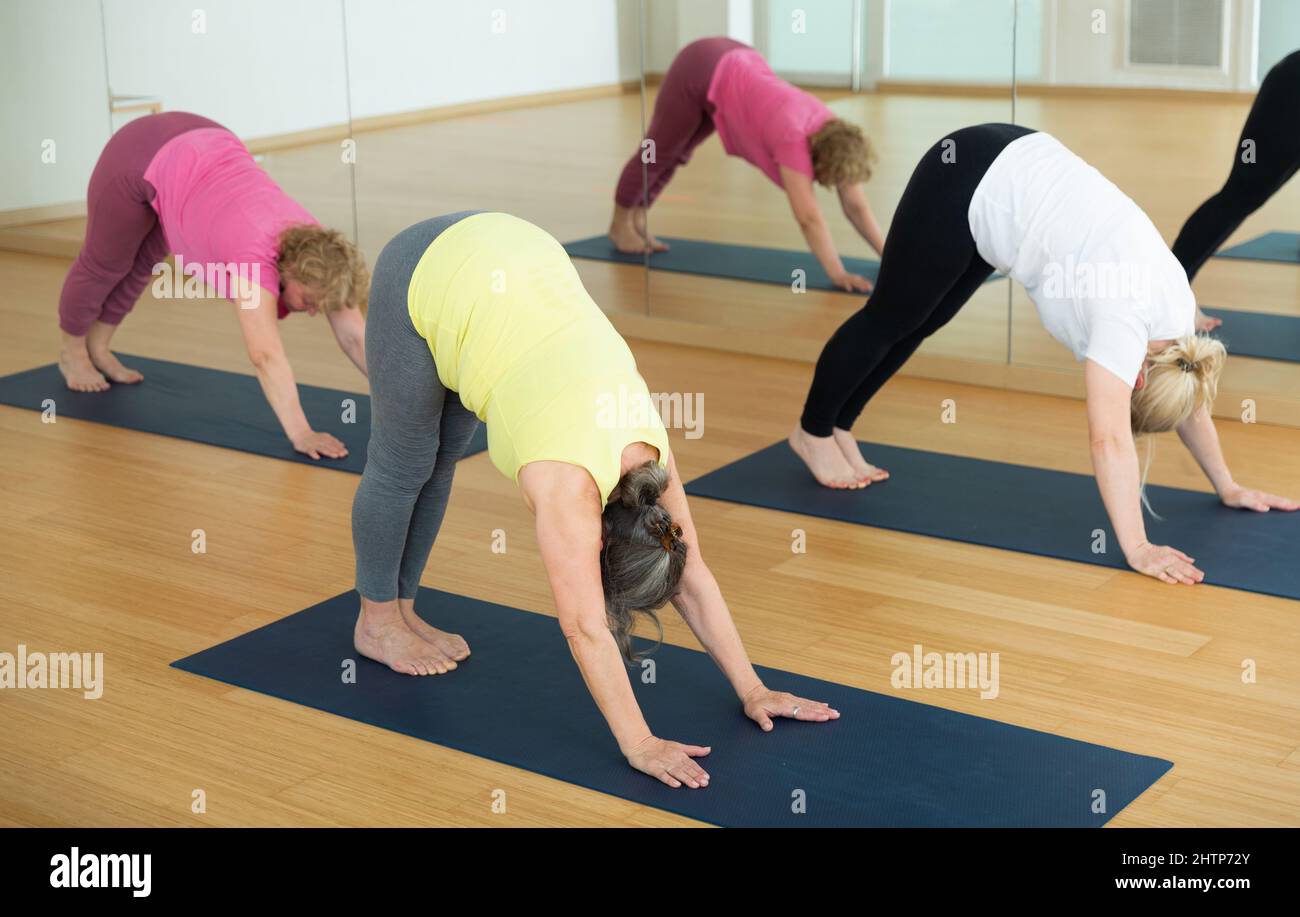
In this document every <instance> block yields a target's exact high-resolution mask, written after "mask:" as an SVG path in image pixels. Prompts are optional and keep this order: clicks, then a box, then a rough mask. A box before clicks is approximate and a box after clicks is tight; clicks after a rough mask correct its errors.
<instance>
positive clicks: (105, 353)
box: [90, 350, 144, 385]
mask: <svg viewBox="0 0 1300 917" xmlns="http://www.w3.org/2000/svg"><path fill="white" fill-rule="evenodd" d="M90 362H92V363H94V364H95V368H96V369H98V370H99V371H100V372H101V373H103V374H104V375H105V376H107V377H108V378H109V379H111V380H112V381H114V382H121V383H122V384H123V385H132V384H134V383H136V382H140V381H143V379H144V374H143V373H141V372H139V371H137V370H134V369H130V368H129V367H126V366H123V365H122V361H121V360H119V359H118V358H117V357H116V356H115V355H114V354H113V352H112V351H111V350H101V351H94V350H92V351H90Z"/></svg>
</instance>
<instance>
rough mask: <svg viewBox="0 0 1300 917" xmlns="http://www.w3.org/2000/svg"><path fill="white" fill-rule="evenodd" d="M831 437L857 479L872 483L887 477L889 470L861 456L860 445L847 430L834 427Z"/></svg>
mask: <svg viewBox="0 0 1300 917" xmlns="http://www.w3.org/2000/svg"><path fill="white" fill-rule="evenodd" d="M831 438H832V439H834V440H835V445H837V446H839V447H840V452H842V453H844V458H845V459H846V460H847V461H848V463H849V467H851V468H852V469H853V473H854V474H855V475H857V476H858V478H859V479H861V480H863V481H866V482H867V483H868V484H874V483H875V482H876V481H883V480H885V479H886V478H888V477H889V472H888V471H886V470H885V469H883V468H877V467H876V466H875V465H873V464H871V463H870V462H868V461H867V460H866V459H865V458H863V457H862V447H861V446H859V445H858V441H857V440H856V439H854V438H853V434H852V433H850V432H849V431H848V430H841V429H840V428H839V427H836V428H835V430H834V431H833V432H832V433H831Z"/></svg>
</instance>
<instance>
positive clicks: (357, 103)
mask: <svg viewBox="0 0 1300 917" xmlns="http://www.w3.org/2000/svg"><path fill="white" fill-rule="evenodd" d="M345 2H346V4H347V17H348V47H349V53H350V60H351V85H352V116H353V117H354V118H364V117H369V116H372V115H381V114H390V113H393V112H400V111H412V110H415V109H420V108H430V107H434V106H439V105H454V104H457V103H461V102H470V101H478V100H484V99H494V98H501V97H505V96H515V95H527V94H532V93H542V92H553V91H559V90H565V89H579V88H584V87H589V86H602V85H609V84H612V83H618V82H621V81H623V80H625V79H635V78H636V75H637V74H638V72H639V61H638V60H637V59H632V60H626V59H624V60H620V48H623V49H625V50H633V49H635V48H636V44H633V43H632V41H630V40H629V38H628V36H627V34H626V33H627V30H628V29H631V30H632V32H633V35H634V34H635V29H636V27H637V16H636V7H635V4H634V3H633V4H627V3H622V4H620V3H619V2H615V0H545V2H538V0H454V2H453V0H439V2H435V3H429V2H427V0H423V2H422V0H345ZM497 11H501V12H502V13H503V14H504V16H498V15H497ZM620 29H621V30H622V34H621V33H620ZM629 56H630V55H629Z"/></svg>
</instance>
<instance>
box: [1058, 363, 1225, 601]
mask: <svg viewBox="0 0 1300 917" xmlns="http://www.w3.org/2000/svg"><path fill="white" fill-rule="evenodd" d="M1083 379H1084V386H1085V388H1086V390H1087V398H1088V438H1089V441H1090V443H1091V445H1092V467H1093V471H1094V472H1095V473H1096V475H1097V488H1098V490H1100V491H1101V501H1102V503H1104V504H1105V506H1106V514H1107V515H1108V516H1109V517H1110V524H1111V526H1112V527H1113V528H1114V529H1115V537H1116V539H1118V541H1119V546H1120V550H1122V551H1123V552H1124V557H1125V559H1127V561H1128V564H1129V566H1130V567H1132V568H1133V569H1134V570H1137V571H1138V572H1139V573H1145V574H1146V575H1147V576H1153V577H1155V578H1156V579H1159V580H1161V581H1163V582H1166V583H1199V582H1200V581H1201V580H1202V579H1204V578H1205V574H1204V573H1202V572H1201V571H1200V570H1198V569H1196V567H1195V566H1193V563H1194V560H1195V559H1194V558H1191V557H1188V556H1187V555H1186V554H1184V553H1183V552H1182V551H1179V550H1178V549H1177V548H1171V547H1169V546H1167V545H1153V544H1151V542H1149V541H1147V531H1146V524H1145V523H1144V522H1143V521H1142V475H1141V472H1140V470H1139V468H1138V457H1137V447H1136V446H1135V445H1134V443H1133V432H1132V420H1131V412H1132V407H1131V404H1130V402H1131V401H1132V398H1133V387H1132V386H1131V385H1129V384H1127V383H1125V382H1124V381H1123V380H1122V379H1120V378H1119V376H1116V375H1115V374H1114V373H1112V372H1111V371H1110V370H1108V369H1106V368H1104V367H1103V366H1102V365H1101V364H1099V363H1094V362H1093V361H1092V360H1088V361H1087V362H1086V363H1085V364H1084V369H1083Z"/></svg>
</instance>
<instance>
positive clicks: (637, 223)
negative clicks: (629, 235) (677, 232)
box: [632, 207, 668, 252]
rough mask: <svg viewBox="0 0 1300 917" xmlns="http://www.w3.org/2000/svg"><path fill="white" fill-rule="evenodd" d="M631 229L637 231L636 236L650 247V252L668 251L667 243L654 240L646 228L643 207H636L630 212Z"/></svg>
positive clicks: (653, 236)
mask: <svg viewBox="0 0 1300 917" xmlns="http://www.w3.org/2000/svg"><path fill="white" fill-rule="evenodd" d="M632 228H633V229H635V230H636V231H637V235H639V236H640V237H641V238H642V239H644V240H645V243H646V245H648V246H649V247H650V250H651V251H652V252H666V251H668V243H667V242H661V241H659V239H657V238H655V235H654V233H652V232H650V230H648V229H647V228H646V216H645V208H644V207H638V208H636V210H634V211H632Z"/></svg>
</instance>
